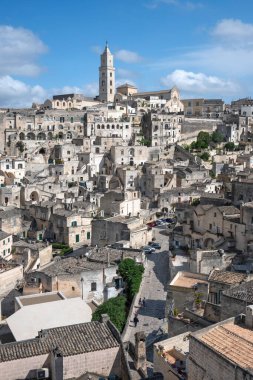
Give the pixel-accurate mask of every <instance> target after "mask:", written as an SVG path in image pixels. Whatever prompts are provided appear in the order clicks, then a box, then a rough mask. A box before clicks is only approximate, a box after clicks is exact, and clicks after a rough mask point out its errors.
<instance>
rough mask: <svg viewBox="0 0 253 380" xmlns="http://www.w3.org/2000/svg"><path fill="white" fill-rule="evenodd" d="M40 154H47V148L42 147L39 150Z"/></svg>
mask: <svg viewBox="0 0 253 380" xmlns="http://www.w3.org/2000/svg"><path fill="white" fill-rule="evenodd" d="M39 154H43V156H44V155H45V154H46V150H45V148H41V149H40V150H39Z"/></svg>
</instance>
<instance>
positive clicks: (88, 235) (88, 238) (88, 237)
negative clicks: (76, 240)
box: [87, 232, 90, 240]
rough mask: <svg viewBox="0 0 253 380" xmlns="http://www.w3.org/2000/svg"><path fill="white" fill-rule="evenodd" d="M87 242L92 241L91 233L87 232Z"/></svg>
mask: <svg viewBox="0 0 253 380" xmlns="http://www.w3.org/2000/svg"><path fill="white" fill-rule="evenodd" d="M87 240H90V232H87Z"/></svg>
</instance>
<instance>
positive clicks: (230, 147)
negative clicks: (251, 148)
mask: <svg viewBox="0 0 253 380" xmlns="http://www.w3.org/2000/svg"><path fill="white" fill-rule="evenodd" d="M224 148H225V149H226V150H230V151H233V150H235V144H234V143H233V142H232V141H231V142H227V143H226V144H225V145H224Z"/></svg>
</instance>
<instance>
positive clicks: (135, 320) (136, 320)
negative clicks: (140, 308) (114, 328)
mask: <svg viewBox="0 0 253 380" xmlns="http://www.w3.org/2000/svg"><path fill="white" fill-rule="evenodd" d="M138 322H139V319H138V318H137V316H136V315H135V317H134V327H136V326H137V324H138Z"/></svg>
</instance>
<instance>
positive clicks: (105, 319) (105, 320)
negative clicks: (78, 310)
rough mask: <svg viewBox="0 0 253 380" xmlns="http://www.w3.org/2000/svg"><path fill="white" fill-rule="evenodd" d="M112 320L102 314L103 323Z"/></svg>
mask: <svg viewBox="0 0 253 380" xmlns="http://www.w3.org/2000/svg"><path fill="white" fill-rule="evenodd" d="M109 320H110V317H109V315H108V314H101V322H102V323H106V322H108V321H109Z"/></svg>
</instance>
